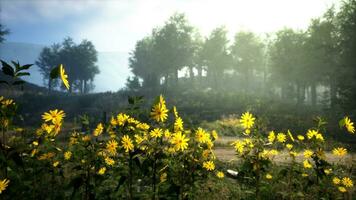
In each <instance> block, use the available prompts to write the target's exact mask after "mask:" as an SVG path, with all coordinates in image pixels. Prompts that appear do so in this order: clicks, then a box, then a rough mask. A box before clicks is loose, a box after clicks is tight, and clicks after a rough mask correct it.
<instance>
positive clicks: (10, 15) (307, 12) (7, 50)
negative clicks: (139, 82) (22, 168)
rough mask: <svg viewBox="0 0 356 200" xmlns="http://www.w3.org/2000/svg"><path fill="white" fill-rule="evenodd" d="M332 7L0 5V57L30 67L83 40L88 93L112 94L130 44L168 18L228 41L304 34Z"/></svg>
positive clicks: (288, 2)
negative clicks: (90, 79) (89, 56)
mask: <svg viewBox="0 0 356 200" xmlns="http://www.w3.org/2000/svg"><path fill="white" fill-rule="evenodd" d="M332 5H335V6H339V1H336V0H314V1H308V0H301V1H292V0H272V1H258V0H252V1H241V0H239V1H228V0H224V1H203V0H195V1H185V0H184V1H179V0H174V1H163V0H155V1H143V0H141V1H140V0H134V1H115V0H105V1H96V0H93V1H91V0H88V1H87V0H79V1H70V0H65V1H59V0H58V1H57V0H50V1H45V0H34V1H25V0H2V1H1V2H0V22H1V24H3V25H4V26H5V27H6V28H8V29H9V30H10V31H11V33H10V34H9V35H7V36H6V41H5V42H4V43H3V44H0V56H1V58H2V59H3V60H6V61H10V60H18V61H19V62H20V63H35V61H36V60H37V58H38V57H39V54H40V52H41V50H42V48H43V47H45V46H50V45H52V44H53V43H59V42H61V41H62V40H63V39H64V38H65V37H68V36H70V37H71V38H73V40H74V41H75V42H78V43H79V42H80V41H81V40H83V39H88V40H89V41H91V42H92V43H93V44H94V46H95V48H96V50H97V51H98V61H97V66H98V67H99V70H100V73H99V74H97V75H96V76H95V79H94V84H95V88H94V90H93V92H105V91H117V90H119V89H121V88H123V87H125V82H126V79H127V77H128V76H131V75H132V73H130V69H129V67H128V64H129V63H128V59H129V53H130V52H132V51H133V50H134V47H135V43H136V42H137V41H138V40H140V39H142V38H143V37H145V36H147V35H148V34H150V33H151V31H152V29H154V28H156V27H159V26H162V25H163V24H164V22H165V21H166V20H167V19H168V18H169V17H170V16H172V15H173V14H174V13H184V14H185V15H186V18H187V19H188V20H189V22H190V23H191V24H192V25H193V26H194V27H196V28H197V29H198V30H199V32H200V33H201V34H202V36H203V37H205V36H208V35H209V34H210V32H211V31H212V30H213V29H214V28H216V27H219V26H222V25H224V26H225V27H226V29H227V30H228V33H227V34H228V38H229V40H230V41H232V40H233V37H234V34H235V33H236V32H238V31H251V32H254V33H256V34H257V35H258V36H261V37H266V36H267V35H268V34H273V33H275V32H277V31H278V30H281V29H283V28H284V27H288V28H292V29H301V30H305V29H307V28H308V25H309V23H310V20H311V19H313V18H316V17H319V16H321V15H322V14H323V13H324V12H325V11H326V10H327V9H328V8H329V7H331V6H332ZM31 72H32V74H31V76H30V77H28V78H26V80H28V81H29V82H31V83H34V84H37V85H41V86H44V85H45V84H44V82H43V81H42V77H41V75H40V73H39V71H38V68H37V67H33V68H32V69H31Z"/></svg>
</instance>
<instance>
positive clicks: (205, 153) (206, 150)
mask: <svg viewBox="0 0 356 200" xmlns="http://www.w3.org/2000/svg"><path fill="white" fill-rule="evenodd" d="M210 152H211V151H210V150H208V149H205V150H204V151H203V153H202V156H203V158H204V159H206V158H208V157H209V155H210Z"/></svg>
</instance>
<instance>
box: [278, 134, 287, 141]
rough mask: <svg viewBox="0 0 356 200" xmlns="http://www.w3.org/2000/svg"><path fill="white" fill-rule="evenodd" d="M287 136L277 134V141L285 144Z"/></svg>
mask: <svg viewBox="0 0 356 200" xmlns="http://www.w3.org/2000/svg"><path fill="white" fill-rule="evenodd" d="M286 140H287V136H286V134H284V133H278V134H277V141H278V142H280V143H283V142H286Z"/></svg>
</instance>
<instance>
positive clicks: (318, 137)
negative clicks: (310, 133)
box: [315, 133, 324, 142]
mask: <svg viewBox="0 0 356 200" xmlns="http://www.w3.org/2000/svg"><path fill="white" fill-rule="evenodd" d="M315 139H317V140H320V141H322V142H323V141H324V137H323V135H322V134H321V133H318V134H316V135H315Z"/></svg>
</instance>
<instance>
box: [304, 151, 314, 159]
mask: <svg viewBox="0 0 356 200" xmlns="http://www.w3.org/2000/svg"><path fill="white" fill-rule="evenodd" d="M312 155H313V151H311V150H309V149H306V150H304V158H310V157H311V156H312Z"/></svg>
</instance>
